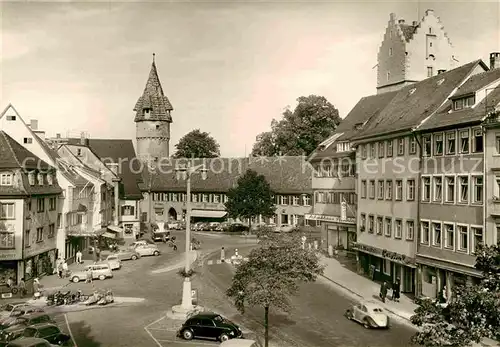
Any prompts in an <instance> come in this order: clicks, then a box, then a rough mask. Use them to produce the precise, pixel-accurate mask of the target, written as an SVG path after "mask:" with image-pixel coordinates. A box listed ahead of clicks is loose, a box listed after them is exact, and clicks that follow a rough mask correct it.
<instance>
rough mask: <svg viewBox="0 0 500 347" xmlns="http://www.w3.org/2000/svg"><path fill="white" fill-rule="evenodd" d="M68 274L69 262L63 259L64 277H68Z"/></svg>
mask: <svg viewBox="0 0 500 347" xmlns="http://www.w3.org/2000/svg"><path fill="white" fill-rule="evenodd" d="M67 276H68V263H67V262H66V260H64V261H63V263H62V277H63V278H66V277H67Z"/></svg>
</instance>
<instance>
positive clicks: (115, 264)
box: [104, 254, 122, 270]
mask: <svg viewBox="0 0 500 347" xmlns="http://www.w3.org/2000/svg"><path fill="white" fill-rule="evenodd" d="M104 262H107V263H108V264H109V266H110V267H111V270H120V269H121V268H122V261H121V260H120V258H118V255H116V254H110V255H108V256H107V257H106V259H105V260H104Z"/></svg>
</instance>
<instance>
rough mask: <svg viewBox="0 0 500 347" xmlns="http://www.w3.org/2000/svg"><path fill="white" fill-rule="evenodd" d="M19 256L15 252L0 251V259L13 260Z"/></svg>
mask: <svg viewBox="0 0 500 347" xmlns="http://www.w3.org/2000/svg"><path fill="white" fill-rule="evenodd" d="M18 258H20V256H18V254H17V253H15V252H14V253H1V251H0V260H15V259H18Z"/></svg>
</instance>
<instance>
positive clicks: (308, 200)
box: [224, 195, 311, 206]
mask: <svg viewBox="0 0 500 347" xmlns="http://www.w3.org/2000/svg"><path fill="white" fill-rule="evenodd" d="M302 201H303V202H304V206H311V197H310V196H309V195H304V196H303V197H302ZM224 202H227V197H225V201H224Z"/></svg>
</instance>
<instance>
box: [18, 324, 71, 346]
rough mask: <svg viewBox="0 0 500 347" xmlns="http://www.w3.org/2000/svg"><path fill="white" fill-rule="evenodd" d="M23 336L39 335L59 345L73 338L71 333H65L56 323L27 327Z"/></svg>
mask: <svg viewBox="0 0 500 347" xmlns="http://www.w3.org/2000/svg"><path fill="white" fill-rule="evenodd" d="M23 337H38V338H41V339H44V340H47V341H48V342H50V343H52V344H54V345H58V346H63V345H64V344H66V343H67V342H68V341H70V340H71V337H70V336H69V335H67V334H64V333H63V332H62V331H61V330H60V329H59V327H58V326H57V325H54V324H40V325H37V326H32V327H27V328H26V329H24V332H23Z"/></svg>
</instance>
